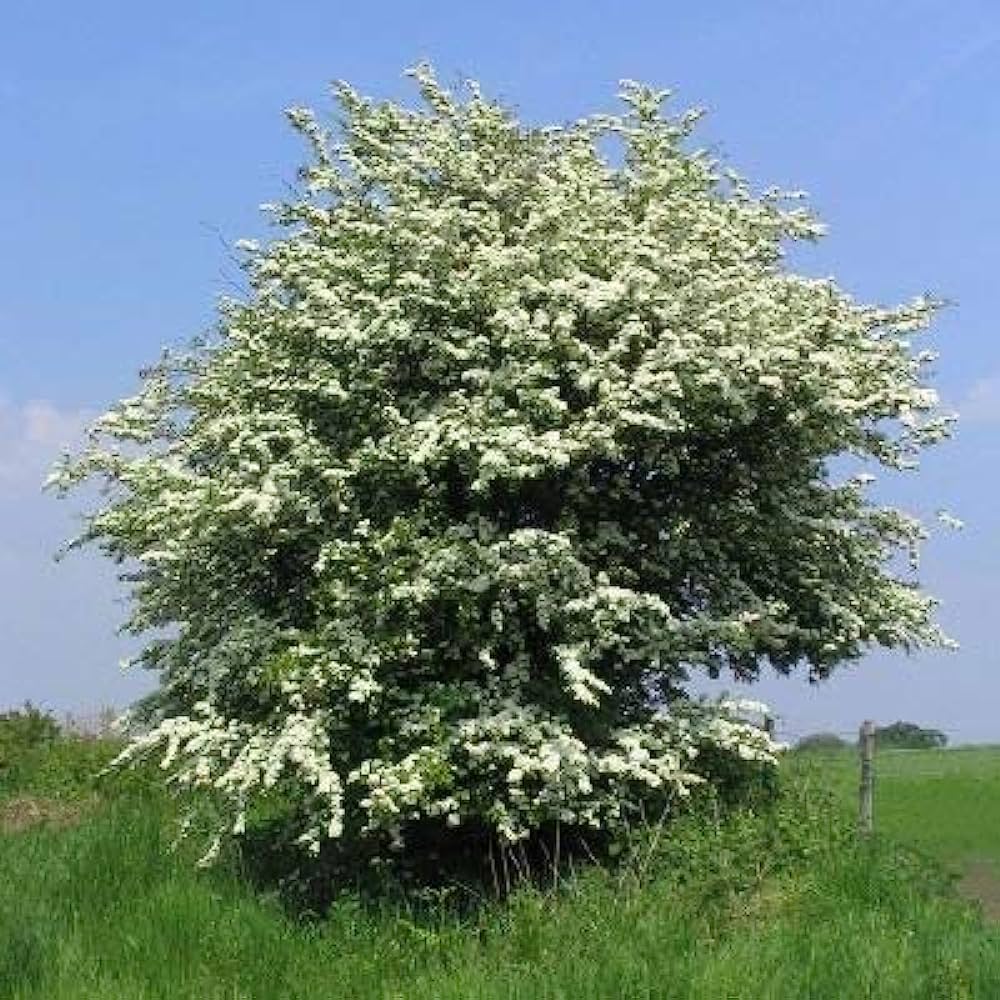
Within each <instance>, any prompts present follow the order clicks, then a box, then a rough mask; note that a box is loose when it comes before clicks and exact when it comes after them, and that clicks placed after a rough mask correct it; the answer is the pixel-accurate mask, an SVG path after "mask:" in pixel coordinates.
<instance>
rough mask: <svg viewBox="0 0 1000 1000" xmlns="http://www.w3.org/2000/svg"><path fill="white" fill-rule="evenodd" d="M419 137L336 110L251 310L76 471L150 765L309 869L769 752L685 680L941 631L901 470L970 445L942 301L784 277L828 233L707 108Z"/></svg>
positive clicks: (426, 101)
mask: <svg viewBox="0 0 1000 1000" xmlns="http://www.w3.org/2000/svg"><path fill="white" fill-rule="evenodd" d="M412 75H413V76H414V77H415V79H416V82H417V85H418V87H419V91H420V94H421V96H422V102H423V103H422V105H421V106H420V107H419V108H418V109H416V110H413V109H409V108H406V107H402V106H399V105H397V104H394V103H379V102H375V101H373V100H370V99H368V98H365V97H363V96H361V95H360V94H359V93H357V92H356V91H355V90H354V89H352V88H351V87H350V86H349V85H347V84H344V83H341V84H337V85H336V87H335V96H336V101H337V103H338V105H339V118H338V121H337V123H336V125H335V126H331V127H330V128H328V127H326V126H324V125H323V124H322V123H321V122H320V120H318V119H317V118H316V117H315V116H314V115H313V114H312V113H311V112H309V111H306V110H302V109H293V110H291V111H290V112H289V118H290V119H291V122H292V124H293V125H294V126H295V128H296V129H298V130H299V131H300V132H301V133H302V135H303V136H304V137H305V139H306V140H307V142H308V146H309V148H310V150H311V155H310V159H309V162H308V163H307V165H306V166H305V167H304V168H303V169H302V170H301V171H300V180H301V184H300V185H299V188H298V189H297V191H296V193H295V194H294V195H293V196H292V197H290V199H289V200H288V201H287V202H285V203H282V204H279V205H275V206H270V209H271V211H272V213H273V217H274V219H275V221H276V223H277V224H278V226H279V227H281V229H280V231H279V233H278V234H277V235H276V236H275V238H274V239H273V240H272V241H270V242H269V243H267V245H265V246H260V245H258V244H257V243H254V242H249V241H246V242H242V243H241V244H240V245H239V246H240V249H241V251H242V254H243V266H244V267H245V272H246V276H247V281H248V287H249V291H248V294H247V295H246V297H245V298H244V299H242V300H238V301H237V300H225V301H223V302H222V303H221V305H220V309H219V319H218V324H217V328H216V329H215V331H214V332H213V333H212V334H211V335H209V336H207V337H205V338H203V339H202V340H201V341H199V342H196V343H194V344H193V345H192V346H191V347H190V348H189V349H186V350H183V351H180V352H176V353H172V352H171V353H167V354H165V355H164V356H163V357H162V358H161V360H160V361H159V362H158V363H157V364H155V365H154V366H153V367H151V368H150V369H149V370H148V371H146V372H145V373H144V380H143V384H142V388H141V391H140V392H139V393H138V395H136V396H135V397H134V398H130V399H126V400H124V401H122V402H120V403H119V404H117V405H116V406H115V407H114V408H113V409H111V410H110V412H108V413H107V414H105V415H104V416H103V417H102V418H100V419H99V420H98V421H97V422H96V424H95V425H94V427H93V429H92V431H91V436H90V441H89V444H88V446H87V447H86V449H85V450H83V451H82V452H81V453H80V454H78V455H76V456H66V457H65V458H64V460H63V462H62V463H61V464H60V465H59V466H58V467H57V469H56V471H55V472H54V474H53V476H52V482H53V483H54V484H55V485H56V487H57V488H59V489H61V490H62V491H66V490H69V489H71V488H72V487H73V486H74V485H76V484H78V483H80V482H81V481H84V480H87V479H89V478H90V477H92V476H97V477H99V478H101V477H103V479H104V481H105V485H106V488H107V489H106V494H105V499H104V500H103V501H102V502H101V504H100V505H98V506H97V507H96V508H95V509H93V510H92V511H91V512H90V514H89V515H88V519H87V522H86V527H85V530H84V532H83V533H82V535H81V536H80V538H78V539H76V540H75V541H74V542H73V543H71V544H73V545H78V544H83V543H86V542H94V543H97V544H98V545H99V546H101V547H102V548H103V550H104V551H105V552H106V553H107V554H109V555H110V556H111V557H112V558H114V559H115V560H118V561H119V562H120V563H121V564H122V565H123V567H124V570H123V579H125V580H127V581H128V583H129V584H130V587H131V596H132V598H133V609H132V612H131V616H130V618H129V619H128V622H127V626H126V627H127V628H128V629H130V630H132V631H134V632H136V633H140V634H147V635H148V634H152V635H153V636H154V637H153V638H150V639H149V640H148V642H147V644H146V645H145V647H144V648H143V651H142V652H141V654H140V655H139V656H138V658H137V659H138V662H139V663H141V665H142V666H144V667H145V668H148V669H150V670H153V671H156V672H157V674H158V676H159V679H160V685H159V688H158V690H157V691H156V692H155V694H154V695H153V696H151V698H150V699H149V700H148V701H147V703H146V706H145V708H146V712H147V731H146V732H145V733H144V734H143V735H142V736H139V737H136V739H135V741H134V742H133V744H132V746H131V747H130V749H129V750H128V751H127V752H126V755H125V758H126V759H128V758H131V757H134V756H136V755H141V754H144V753H150V752H157V753H162V755H163V759H162V764H163V766H164V768H165V769H167V770H168V771H170V772H171V774H172V775H173V778H174V779H175V780H176V781H178V782H180V783H181V784H182V785H194V786H211V787H212V788H214V789H215V791H216V792H217V793H218V794H219V795H221V796H222V797H223V798H224V799H225V801H226V802H227V803H228V811H227V812H225V813H224V814H223V817H222V820H221V821H220V822H221V828H220V833H223V834H224V833H225V832H226V831H229V832H231V833H233V834H237V835H238V834H240V833H241V832H243V831H244V830H245V829H246V825H247V823H248V821H252V818H253V817H254V815H255V809H258V808H260V807H261V803H266V802H267V801H268V800H269V797H272V796H274V795H279V794H280V795H281V796H283V801H285V802H286V804H287V803H291V804H292V808H291V811H290V813H289V817H290V818H289V820H288V822H289V823H291V824H292V826H293V829H294V832H295V835H296V837H297V839H298V842H299V843H300V844H301V845H303V847H305V848H307V849H308V850H311V851H313V852H318V851H319V850H320V848H321V846H322V845H323V844H324V843H326V842H329V841H339V842H342V843H359V842H366V843H368V844H370V845H373V846H372V849H373V850H374V851H375V853H378V852H379V851H382V850H384V849H385V848H387V847H388V846H390V845H392V844H393V843H398V842H399V840H400V838H404V837H405V835H406V833H407V830H408V829H409V828H410V826H411V825H412V824H414V823H416V822H427V821H433V822H438V823H440V824H441V825H442V827H443V828H444V827H447V826H452V827H457V826H462V825H463V824H478V825H479V826H481V827H482V826H485V827H486V828H488V829H490V830H492V831H494V832H495V834H497V835H498V836H499V837H500V838H501V839H502V840H506V841H515V840H517V839H518V838H521V837H524V836H525V835H527V834H529V833H530V832H531V831H533V830H536V829H537V828H539V827H540V826H541V825H542V824H545V823H548V822H552V821H559V822H563V823H567V824H575V825H578V826H582V827H585V828H599V829H604V830H615V829H617V828H619V827H620V826H621V825H622V824H623V823H626V822H628V821H629V820H630V819H632V818H633V817H635V816H636V815H638V814H640V813H641V812H642V811H643V810H644V809H648V808H650V807H651V806H655V807H656V808H660V807H663V806H666V805H669V803H670V801H671V800H672V799H673V798H674V797H675V796H677V795H682V794H684V793H685V792H686V791H687V789H688V788H689V787H690V786H691V785H693V784H694V783H697V782H699V781H701V780H704V778H705V776H706V774H707V773H708V770H707V769H706V767H705V766H703V765H704V763H705V761H706V760H707V759H709V758H710V757H711V756H712V755H713V754H714V755H716V757H718V755H722V756H724V757H725V756H728V757H729V758H731V760H734V761H739V760H758V761H764V762H768V761H772V760H773V754H774V750H775V745H774V744H772V743H771V742H770V741H769V739H768V737H767V735H766V734H765V733H764V732H763V731H762V730H761V729H759V728H757V727H755V726H753V725H750V724H749V723H744V722H741V721H739V718H738V717H737V716H736V715H734V714H733V712H732V711H731V710H730V709H727V708H726V707H725V706H722V707H716V708H714V709H711V710H710V709H708V708H707V707H706V706H705V705H704V704H701V703H699V702H697V701H696V700H695V699H693V698H691V697H690V696H689V692H690V681H691V679H692V678H693V677H694V676H695V675H696V674H697V673H698V672H706V673H708V674H710V675H712V676H717V675H719V674H720V673H723V672H725V673H727V674H729V675H732V676H734V677H735V678H738V679H741V680H748V679H753V678H755V677H756V676H757V675H758V673H759V672H760V671H761V669H762V668H763V667H765V666H769V667H770V668H774V669H776V670H778V671H781V672H788V671H790V670H792V669H793V668H795V667H796V666H800V667H801V668H803V669H805V670H806V671H807V672H808V674H809V676H810V677H811V678H813V679H816V678H822V677H825V676H826V675H827V674H828V673H829V672H830V671H831V670H832V669H833V668H834V666H835V665H836V664H838V663H840V662H842V661H845V660H851V659H854V658H856V657H858V656H859V655H861V653H862V652H863V651H864V650H865V649H866V648H867V647H868V646H870V645H872V644H878V645H883V646H893V647H900V646H902V647H916V646H919V645H922V644H937V643H941V642H943V641H945V640H944V637H943V636H942V634H941V633H940V631H939V630H938V628H937V627H936V625H935V624H934V622H933V616H932V611H933V601H932V600H931V599H930V598H929V597H927V596H926V595H924V594H923V593H922V592H921V591H920V589H918V587H917V585H916V583H915V581H914V580H913V579H912V574H911V571H909V570H902V569H899V564H900V561H899V560H893V558H892V557H893V556H894V554H896V553H897V552H899V551H902V552H903V553H904V554H905V553H910V554H911V555H912V554H914V553H915V551H916V548H917V546H918V543H919V542H920V540H921V539H922V538H923V537H924V535H925V529H924V528H923V527H922V526H921V524H920V522H919V521H918V520H916V519H914V518H912V517H910V516H908V515H906V514H904V513H902V512H899V511H896V510H893V509H887V508H885V507H882V506H878V505H876V504H874V503H873V502H871V501H870V499H869V498H868V495H867V486H866V477H864V476H855V477H853V478H844V479H842V481H837V480H836V477H834V475H833V474H832V472H831V469H830V462H831V460H832V459H834V458H836V457H840V456H854V457H856V458H858V459H860V460H862V461H863V462H865V463H867V465H868V466H871V465H872V464H873V463H878V464H881V465H882V466H884V467H888V468H889V469H900V468H905V467H908V466H910V465H912V464H914V460H915V457H916V455H917V454H918V453H919V451H920V450H921V449H922V448H923V447H925V446H926V445H928V444H931V443H933V442H935V441H937V440H939V439H940V438H942V437H943V436H945V435H946V434H947V432H948V418H947V417H945V416H943V415H942V414H941V413H940V412H939V411H938V409H937V402H936V397H935V394H934V392H933V391H932V390H931V389H929V388H927V387H926V386H925V385H924V375H925V366H926V364H927V362H928V360H929V359H930V355H929V354H927V353H914V352H913V351H911V348H910V343H909V340H908V337H909V336H910V334H911V333H912V332H913V331H916V330H919V329H920V328H922V327H924V326H926V325H927V324H928V322H929V321H930V319H931V318H932V316H933V314H934V311H935V308H936V303H935V302H932V301H930V300H928V299H926V298H919V299H917V300H916V301H914V302H912V303H910V304H907V305H903V306H899V307H895V308H882V307H877V306H869V305H862V304H858V303H856V302H855V301H853V300H852V299H851V298H850V297H849V296H848V295H847V294H846V293H845V292H844V291H842V290H841V289H840V288H839V287H838V286H837V285H836V284H835V283H834V282H833V281H832V280H827V279H817V278H810V277H803V276H801V275H798V274H794V273H790V272H789V270H788V269H787V267H786V266H785V264H784V260H783V252H784V246H785V244H786V242H787V241H794V240H813V239H815V238H816V237H818V236H819V235H820V234H821V231H822V229H821V226H820V225H819V224H818V222H817V221H816V220H815V219H814V218H813V217H812V216H811V215H810V214H809V212H808V211H807V210H806V209H805V208H804V207H802V204H801V202H800V201H798V200H797V199H798V197H799V196H798V195H796V194H794V193H792V194H786V193H782V192H779V191H777V190H769V191H766V192H764V193H762V194H755V193H753V192H752V191H751V190H750V188H749V186H748V184H747V182H746V181H745V180H743V179H742V178H741V177H740V176H738V175H737V174H736V173H734V172H733V171H731V170H728V169H723V168H722V167H721V166H720V165H719V164H718V163H717V162H715V161H714V160H713V159H711V158H710V157H709V156H708V155H706V154H705V153H704V152H700V151H689V150H688V148H687V140H688V136H689V134H690V132H691V130H692V128H693V127H694V125H695V122H696V120H697V119H698V117H699V113H697V112H688V113H686V114H682V115H679V116H676V115H670V114H667V113H666V112H665V111H664V110H663V103H664V99H665V96H666V92H663V91H655V90H652V89H649V88H647V87H645V86H640V85H638V84H635V83H632V82H626V83H624V84H623V87H622V91H621V94H620V97H621V100H622V102H623V106H622V110H621V112H620V113H618V114H598V115H594V116H591V117H588V118H585V119H582V120H580V121H577V122H575V123H573V124H571V125H568V126H565V127H550V128H535V127H526V126H524V125H522V124H521V123H519V122H518V121H517V120H516V118H515V117H514V116H513V115H512V114H511V113H510V112H509V111H508V110H506V109H505V108H503V107H502V106H500V105H498V104H497V103H495V102H493V101H491V100H489V99H487V98H485V97H484V96H483V95H482V93H481V92H480V89H479V88H478V86H477V85H475V84H468V85H467V90H466V91H465V92H463V93H461V94H458V95H456V94H453V93H452V92H450V91H449V90H448V89H446V88H445V87H444V86H442V85H441V84H440V83H439V82H438V81H437V80H436V78H435V76H434V75H433V73H432V71H431V70H430V69H429V68H427V67H424V66H421V67H418V68H417V69H416V70H414V71H412Z"/></svg>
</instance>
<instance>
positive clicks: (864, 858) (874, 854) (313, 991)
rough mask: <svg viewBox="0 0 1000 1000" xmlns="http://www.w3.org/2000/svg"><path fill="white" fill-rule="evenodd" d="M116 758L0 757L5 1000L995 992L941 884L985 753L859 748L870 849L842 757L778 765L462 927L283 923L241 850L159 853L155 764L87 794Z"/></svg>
mask: <svg viewBox="0 0 1000 1000" xmlns="http://www.w3.org/2000/svg"><path fill="white" fill-rule="evenodd" d="M113 749H114V747H113V745H112V744H110V743H108V742H107V741H102V740H80V739H70V738H63V739H59V740H56V741H52V742H49V743H47V744H45V745H43V746H39V747H35V748H34V749H33V750H31V752H29V753H24V754H21V755H20V757H19V758H17V759H14V760H13V761H11V759H10V755H9V754H8V760H7V766H6V767H3V766H0V826H2V827H3V832H2V833H0V874H2V877H0V997H3V998H5V1000H6V998H10V1000H126V998H127V1000H147V998H149V1000H152V998H157V1000H160V998H162V1000H168V998H169V1000H187V998H190V1000H224V998H225V1000H251V998H253V1000H271V998H273V1000H300V998H301V1000H313V998H316V1000H318V998H324V1000H331V998H379V1000H390V998H399V1000H425V998H426V1000H432V998H433V1000H449V998H455V1000H457V998H462V1000H471V998H482V1000H493V998H496V1000H499V998H505V1000H517V998H552V1000H555V998H565V1000H590V998H593V1000H598V998H601V1000H609V998H617V997H625V998H691V1000H695V998H704V1000H719V998H721V997H726V998H743V1000H762V998H776V1000H777V998H789V1000H792V998H795V1000H801V998H806V997H808V998H816V1000H822V998H830V1000H834V998H836V1000H844V998H854V997H859V998H860V997H879V998H882V997H885V998H899V1000H904V998H905V1000H914V998H923V997H926V998H962V997H977V998H978V997H983V998H995V997H997V996H1000V927H994V926H993V925H991V924H990V923H988V922H986V921H984V920H983V918H982V916H981V914H980V912H979V910H978V908H977V907H976V906H973V905H970V904H968V903H966V902H964V901H963V900H962V899H961V898H960V897H959V896H958V895H957V894H956V892H955V887H954V879H953V878H952V877H951V876H950V874H949V866H950V868H951V870H953V871H954V870H957V868H958V867H960V866H961V865H962V864H964V863H965V861H966V860H968V859H970V858H985V859H991V858H992V859H996V858H997V856H998V853H1000V849H998V845H997V844H996V842H995V840H994V839H993V838H992V837H991V828H992V830H996V829H997V828H998V827H997V825H996V818H997V809H998V808H1000V778H998V771H1000V751H996V750H968V751H966V750H958V751H943V752H942V751H935V752H928V753H920V754H918V753H906V754H892V755H888V754H886V755H882V756H880V758H879V771H878V782H879V783H878V785H877V800H876V802H877V814H876V821H877V824H878V830H879V833H878V835H877V836H876V837H875V838H874V839H873V840H872V841H871V842H868V843H862V842H860V841H859V840H858V838H857V837H856V836H855V833H854V829H853V819H854V814H853V802H854V799H853V796H854V791H855V783H856V776H855V761H854V756H853V754H848V753H845V754H839V755H832V756H831V755H825V756H823V757H816V756H812V755H810V756H808V757H807V756H806V755H802V756H795V755H792V756H791V757H790V758H789V759H788V761H787V762H786V766H785V769H784V776H783V779H782V791H781V793H780V795H779V796H778V797H777V799H776V800H774V801H771V802H768V803H757V804H756V805H754V806H752V807H750V806H743V807H739V808H733V809H730V810H725V811H721V812H720V810H719V809H718V808H709V807H708V804H705V806H704V807H703V808H695V809H693V810H692V811H691V812H690V813H689V814H687V815H685V816H682V817H680V818H678V819H676V820H675V821H673V822H672V823H671V824H669V825H668V826H666V827H665V828H662V829H660V828H656V829H652V830H650V831H646V832H644V833H642V834H639V835H637V838H636V847H635V851H634V853H633V854H632V855H631V856H630V857H629V858H628V859H627V860H626V861H625V862H624V863H622V865H621V866H620V867H619V868H618V869H616V870H615V871H607V870H602V869H598V868H595V867H590V868H583V869H580V870H578V871H577V872H576V873H575V874H573V875H572V876H571V877H568V878H564V879H562V880H560V882H559V884H558V885H551V884H544V885H536V886H533V887H526V888H523V889H521V890H519V891H517V892H515V893H514V895H513V896H512V897H511V898H510V899H508V900H507V901H506V902H504V903H499V902H496V901H493V902H489V901H486V902H484V903H483V905H482V906H480V907H479V908H478V909H476V910H475V911H474V912H471V913H465V914H463V915H459V914H457V913H455V912H453V911H452V910H451V909H449V907H448V906H446V905H445V904H444V903H443V902H442V901H440V900H439V901H437V902H434V901H430V902H428V901H423V902H415V901H414V902H411V903H406V904H404V903H400V902H395V903H391V904H390V903H388V902H381V903H380V902H377V901H373V900H365V899H362V898H359V897H357V896H352V895H350V894H345V895H344V896H343V897H341V898H338V899H337V900H335V902H334V904H333V905H332V907H331V908H330V910H329V912H328V913H327V914H326V915H325V916H324V917H323V918H322V919H317V920H312V921H303V920H302V919H300V918H297V917H295V916H294V915H292V914H291V913H290V912H288V910H287V908H285V907H284V906H283V905H282V901H281V899H280V898H279V896H278V895H277V894H276V893H275V892H268V891H263V890H261V889H260V888H257V889H253V888H251V886H250V885H249V884H248V882H247V880H246V879H245V878H244V877H242V876H241V874H240V865H239V863H238V859H235V858H230V859H227V860H226V861H225V862H224V863H223V864H222V865H221V866H220V867H219V868H217V869H214V870H210V871H200V870H198V869H196V868H195V867H194V866H193V864H192V861H193V855H192V854H191V853H190V852H188V851H187V850H186V849H183V848H182V849H181V850H179V851H172V850H171V842H172V837H173V829H172V818H173V806H172V804H171V802H170V800H169V799H168V798H167V797H166V796H165V795H164V794H163V793H162V791H161V790H160V789H159V788H158V787H157V784H156V781H155V774H143V773H141V772H140V773H138V774H136V775H133V776H132V777H131V778H129V779H128V780H124V781H117V782H108V781H106V780H105V781H100V782H95V781H94V780H93V778H92V774H93V772H94V770H96V768H97V767H98V766H99V765H100V763H101V762H102V761H103V760H105V759H107V756H108V754H110V753H111V752H113ZM906 842H909V843H912V844H915V845H916V846H917V848H918V849H917V850H916V851H913V850H910V849H909V848H908V847H906V846H903V845H905V843H906ZM936 859H941V860H942V861H943V862H944V866H943V867H942V866H941V865H939V864H938V863H937V861H936Z"/></svg>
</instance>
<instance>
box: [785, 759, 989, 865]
mask: <svg viewBox="0 0 1000 1000" xmlns="http://www.w3.org/2000/svg"><path fill="white" fill-rule="evenodd" d="M792 763H793V766H794V767H795V768H797V769H798V770H799V771H800V772H802V773H807V774H810V775H811V776H812V777H813V779H814V780H822V781H825V782H826V784H827V785H828V787H829V788H830V789H831V791H832V792H833V793H834V795H835V796H836V799H837V801H838V802H840V803H841V805H842V806H843V808H844V809H845V810H849V811H853V810H856V808H857V787H858V760H857V753H856V752H855V751H850V750H843V751H836V752H832V753H830V752H828V753H815V754H813V753H809V754H802V755H793V758H792ZM875 825H876V828H877V830H878V831H879V832H880V833H881V834H882V835H884V836H886V837H889V838H892V839H895V840H898V841H900V842H902V843H905V844H909V845H911V846H913V847H915V848H917V849H919V850H921V851H923V852H925V853H927V854H929V855H931V856H933V857H934V858H937V859H938V860H940V861H941V862H943V863H945V864H947V865H949V866H950V867H952V868H954V869H961V868H963V867H964V866H966V865H967V864H969V863H972V862H984V861H985V862H989V863H991V864H993V865H994V866H996V869H997V871H998V873H1000V747H985V746H982V747H958V748H956V749H952V750H882V751H878V752H877V754H876V760H875Z"/></svg>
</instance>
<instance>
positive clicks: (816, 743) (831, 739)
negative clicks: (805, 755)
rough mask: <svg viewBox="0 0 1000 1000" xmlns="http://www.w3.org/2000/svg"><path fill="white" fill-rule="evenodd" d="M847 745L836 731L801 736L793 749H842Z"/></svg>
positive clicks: (827, 750)
mask: <svg viewBox="0 0 1000 1000" xmlns="http://www.w3.org/2000/svg"><path fill="white" fill-rule="evenodd" d="M848 745H849V744H848V743H847V741H846V740H843V739H841V738H840V737H839V736H838V735H837V734H836V733H811V734H810V735H808V736H803V737H802V739H800V740H799V741H798V742H797V743H796V744H795V749H796V750H803V751H810V750H816V751H826V752H829V751H831V750H843V749H845V748H846V747H847V746H848Z"/></svg>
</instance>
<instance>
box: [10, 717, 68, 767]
mask: <svg viewBox="0 0 1000 1000" xmlns="http://www.w3.org/2000/svg"><path fill="white" fill-rule="evenodd" d="M59 735H60V730H59V723H58V722H57V721H56V719H55V717H54V716H53V715H52V714H51V713H50V712H46V711H44V710H43V709H40V708H38V707H37V706H35V705H32V704H31V702H30V701H29V702H25V704H24V706H23V707H22V708H17V709H10V710H8V711H6V712H0V774H2V773H3V771H5V770H7V769H9V768H10V767H12V766H14V765H15V764H16V762H17V761H18V760H19V759H20V758H21V757H23V756H24V755H25V754H27V753H30V752H31V751H33V750H34V749H36V748H37V747H45V746H47V745H48V744H50V743H52V742H53V741H55V740H57V739H58V738H59Z"/></svg>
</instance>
